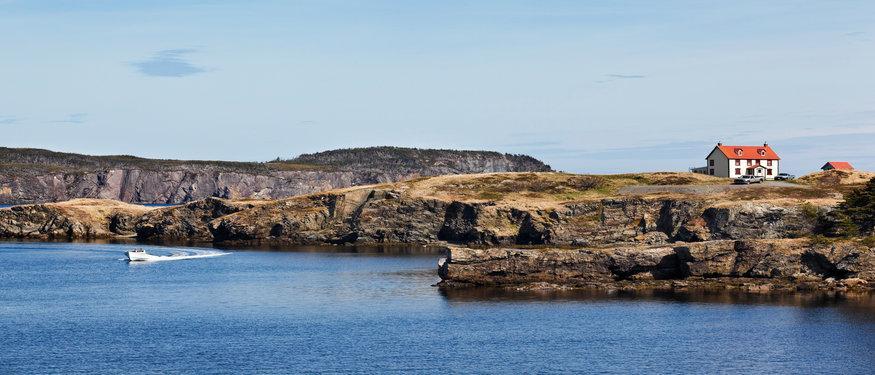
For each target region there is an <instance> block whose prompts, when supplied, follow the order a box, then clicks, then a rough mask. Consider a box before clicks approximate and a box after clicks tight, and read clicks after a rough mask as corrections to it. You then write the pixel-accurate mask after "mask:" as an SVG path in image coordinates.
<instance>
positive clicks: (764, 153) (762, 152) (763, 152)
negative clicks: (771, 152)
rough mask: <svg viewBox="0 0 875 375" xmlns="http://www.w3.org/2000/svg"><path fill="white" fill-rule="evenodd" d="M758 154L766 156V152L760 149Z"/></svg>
mask: <svg viewBox="0 0 875 375" xmlns="http://www.w3.org/2000/svg"><path fill="white" fill-rule="evenodd" d="M757 153H758V154H760V156H766V150H763V149H759V150H757Z"/></svg>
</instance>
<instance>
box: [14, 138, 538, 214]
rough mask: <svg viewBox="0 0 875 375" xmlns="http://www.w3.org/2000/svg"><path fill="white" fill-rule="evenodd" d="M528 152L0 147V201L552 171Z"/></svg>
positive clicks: (233, 192) (281, 191)
mask: <svg viewBox="0 0 875 375" xmlns="http://www.w3.org/2000/svg"><path fill="white" fill-rule="evenodd" d="M549 170H550V167H549V166H547V165H545V164H544V163H542V162H540V161H538V160H536V159H534V158H531V157H528V156H525V155H510V154H500V153H497V152H487V151H453V150H418V149H406V148H391V147H376V148H365V149H352V150H335V151H329V152H324V153H318V154H310V155H302V156H300V157H299V158H297V159H292V160H287V161H281V160H277V161H274V162H270V163H238V162H219V161H180V160H152V159H142V158H135V157H130V156H86V155H77V154H66V153H56V152H51V151H46V150H34V149H10V148H0V204H7V203H10V204H25V203H42V202H53V201H65V200H69V199H74V198H101V199H115V200H120V201H123V202H134V203H185V202H190V201H194V200H198V199H203V198H207V197H219V198H227V199H277V198H285V197H291V196H294V195H300V194H310V193H314V192H319V191H326V190H331V189H336V188H343V187H348V186H355V185H367V184H376V183H385V182H392V181H400V180H405V179H409V178H414V177H419V176H434V175H440V174H457V173H483V172H522V171H549Z"/></svg>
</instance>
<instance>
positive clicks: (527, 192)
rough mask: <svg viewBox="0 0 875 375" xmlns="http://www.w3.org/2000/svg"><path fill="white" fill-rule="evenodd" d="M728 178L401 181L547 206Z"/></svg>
mask: <svg viewBox="0 0 875 375" xmlns="http://www.w3.org/2000/svg"><path fill="white" fill-rule="evenodd" d="M715 183H727V180H725V179H721V178H716V177H712V176H705V175H699V174H693V173H675V172H657V173H628V174H616V175H581V174H570V173H556V172H538V173H485V174H470V175H448V176H438V177H431V178H420V179H416V180H412V181H408V182H405V183H401V184H397V185H398V186H399V187H400V188H402V189H403V190H405V191H407V193H408V194H411V195H412V196H422V197H431V198H436V199H441V200H456V201H492V202H496V203H497V204H508V205H516V206H538V207H547V206H552V205H555V204H557V203H563V202H570V201H586V200H595V199H602V198H607V197H613V196H617V195H618V194H617V191H618V190H619V189H620V188H621V187H624V186H630V185H678V184H684V185H701V184H715Z"/></svg>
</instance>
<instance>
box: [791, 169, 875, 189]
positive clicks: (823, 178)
mask: <svg viewBox="0 0 875 375" xmlns="http://www.w3.org/2000/svg"><path fill="white" fill-rule="evenodd" d="M873 178H875V173H872V172H865V171H840V170H831V171H822V172H815V173H811V174H807V175H805V176H802V177H799V178H798V179H797V181H798V182H800V183H802V184H805V185H811V186H822V187H836V188H838V187H842V186H848V185H854V186H858V185H863V184H865V183H866V182H868V181H869V180H871V179H873Z"/></svg>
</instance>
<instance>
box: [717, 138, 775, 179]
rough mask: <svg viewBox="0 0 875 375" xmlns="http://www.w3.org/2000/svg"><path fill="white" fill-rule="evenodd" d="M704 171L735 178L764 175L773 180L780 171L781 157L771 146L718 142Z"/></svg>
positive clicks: (766, 144)
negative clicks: (735, 144) (736, 144)
mask: <svg viewBox="0 0 875 375" xmlns="http://www.w3.org/2000/svg"><path fill="white" fill-rule="evenodd" d="M705 160H706V161H707V164H706V167H705V168H704V170H703V172H705V173H707V174H709V175H712V176H718V177H729V178H735V177H738V176H742V175H754V176H762V177H764V178H765V179H767V180H772V179H774V178H775V176H776V175H777V174H778V173H779V164H780V161H781V158H779V157H778V154H776V153H775V151H774V150H772V148H771V147H769V144H768V143H763V145H762V146H726V145H724V144H722V143H718V144H717V146H716V147H714V149H713V150H711V153H710V154H708V156H707V157H706V158H705Z"/></svg>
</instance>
